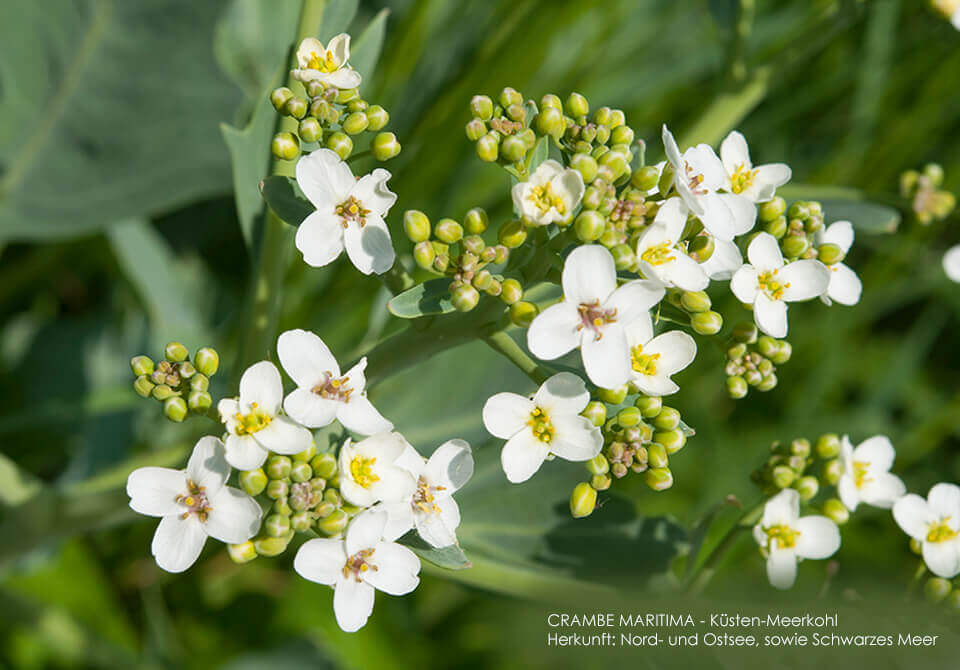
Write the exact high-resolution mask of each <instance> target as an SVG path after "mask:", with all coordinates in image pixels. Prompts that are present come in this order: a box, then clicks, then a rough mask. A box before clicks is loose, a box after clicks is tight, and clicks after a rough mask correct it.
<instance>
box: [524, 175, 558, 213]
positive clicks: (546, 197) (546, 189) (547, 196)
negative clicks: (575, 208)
mask: <svg viewBox="0 0 960 670" xmlns="http://www.w3.org/2000/svg"><path fill="white" fill-rule="evenodd" d="M527 199H528V200H530V201H531V202H532V203H533V204H534V206H535V207H536V208H537V209H538V210H540V214H541V215H543V214H546V213H547V212H549V211H550V208H551V207H553V208H555V209H556V210H557V212H559V213H560V214H566V213H567V206H566V205H564V204H563V199H562V198H561V197H560V196H559V195H557V194H556V192H555V191H554V190H553V184H551V183H550V182H547V183H546V184H544V185H543V186H534V187H533V188H531V189H530V195H528V196H527Z"/></svg>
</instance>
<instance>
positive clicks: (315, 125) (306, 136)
mask: <svg viewBox="0 0 960 670" xmlns="http://www.w3.org/2000/svg"><path fill="white" fill-rule="evenodd" d="M297 134H298V135H300V139H301V140H303V141H304V142H308V143H311V144H312V143H314V142H319V141H320V140H321V139H322V138H323V128H322V127H320V122H319V121H317V120H316V119H315V118H314V117H312V116H308V117H307V118H305V119H304V120H303V121H301V122H300V125H299V126H298V127H297Z"/></svg>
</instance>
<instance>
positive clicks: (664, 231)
mask: <svg viewBox="0 0 960 670" xmlns="http://www.w3.org/2000/svg"><path fill="white" fill-rule="evenodd" d="M686 225H687V206H686V205H685V204H684V203H683V200H681V199H680V198H670V199H669V200H667V201H666V202H664V203H663V204H662V205H660V209H659V211H658V212H657V215H656V217H655V218H654V220H653V223H652V224H651V225H650V226H649V227H648V228H647V229H646V230H645V231H643V233H642V234H641V235H640V238H639V239H638V240H637V259H638V260H639V261H640V269H641V270H642V272H643V275H644V276H645V277H647V278H648V279H656V280H658V281H660V282H661V283H662V284H664V285H665V286H667V287H677V288H680V289H683V290H684V291H702V290H703V289H705V288H707V285H708V284H709V283H710V279H709V278H708V277H707V273H706V272H705V271H704V269H703V267H701V266H700V264H699V263H697V262H696V261H695V260H693V259H692V258H690V257H689V256H688V255H687V254H686V253H685V252H684V250H683V249H682V248H681V247H680V246H679V242H680V239H681V237H682V236H683V229H684V228H685V227H686Z"/></svg>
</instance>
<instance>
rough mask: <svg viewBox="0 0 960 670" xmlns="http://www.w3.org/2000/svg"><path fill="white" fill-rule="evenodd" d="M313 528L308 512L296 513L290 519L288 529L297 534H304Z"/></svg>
mask: <svg viewBox="0 0 960 670" xmlns="http://www.w3.org/2000/svg"><path fill="white" fill-rule="evenodd" d="M312 526H313V517H312V516H311V515H310V512H297V513H296V514H294V515H292V516H291V517H290V527H291V528H292V529H293V530H295V531H296V532H298V533H305V532H307V531H308V530H310V528H311V527H312Z"/></svg>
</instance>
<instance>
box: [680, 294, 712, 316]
mask: <svg viewBox="0 0 960 670" xmlns="http://www.w3.org/2000/svg"><path fill="white" fill-rule="evenodd" d="M711 305H712V303H711V302H710V296H708V295H707V294H706V292H705V291H684V292H683V293H682V294H681V295H680V306H681V307H683V309H685V310H687V311H688V312H693V313H695V314H697V313H700V312H706V311H707V310H709V309H710V307H711Z"/></svg>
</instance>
